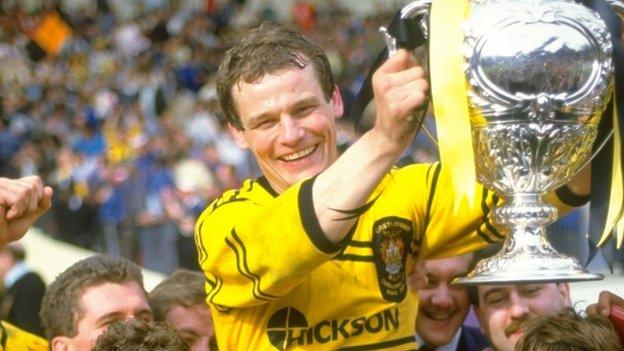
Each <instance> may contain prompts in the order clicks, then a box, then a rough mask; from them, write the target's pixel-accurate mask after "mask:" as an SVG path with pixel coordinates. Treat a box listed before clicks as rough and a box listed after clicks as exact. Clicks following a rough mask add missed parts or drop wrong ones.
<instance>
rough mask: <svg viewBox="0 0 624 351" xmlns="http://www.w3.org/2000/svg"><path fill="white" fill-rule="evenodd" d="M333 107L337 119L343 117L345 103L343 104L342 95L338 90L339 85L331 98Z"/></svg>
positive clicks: (335, 87)
mask: <svg viewBox="0 0 624 351" xmlns="http://www.w3.org/2000/svg"><path fill="white" fill-rule="evenodd" d="M331 105H332V112H333V113H334V116H336V119H338V118H340V117H342V114H343V113H344V103H343V102H342V95H340V89H338V86H337V85H336V86H334V92H333V93H332V97H331Z"/></svg>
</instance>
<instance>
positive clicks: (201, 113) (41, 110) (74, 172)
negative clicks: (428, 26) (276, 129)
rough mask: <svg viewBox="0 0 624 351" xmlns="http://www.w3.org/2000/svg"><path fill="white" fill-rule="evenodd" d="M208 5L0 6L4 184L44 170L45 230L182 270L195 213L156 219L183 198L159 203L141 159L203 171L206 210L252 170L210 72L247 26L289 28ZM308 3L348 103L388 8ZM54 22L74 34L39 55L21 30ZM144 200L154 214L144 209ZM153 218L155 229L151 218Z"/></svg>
mask: <svg viewBox="0 0 624 351" xmlns="http://www.w3.org/2000/svg"><path fill="white" fill-rule="evenodd" d="M43 3H46V4H48V5H49V4H50V3H52V4H58V6H47V5H46V6H43V5H42V4H43ZM156 3H157V5H154V4H156ZM207 3H210V4H211V5H206V6H199V5H198V4H199V2H196V1H184V2H177V1H170V0H163V1H158V2H147V3H143V2H119V1H110V0H101V1H97V2H93V3H91V2H83V1H79V2H75V1H65V0H62V1H59V2H42V1H30V2H20V1H7V2H2V6H0V36H1V38H2V43H0V96H1V97H2V98H1V99H0V110H1V111H2V119H1V120H0V176H3V175H4V176H8V175H12V176H14V177H19V176H26V175H30V174H39V175H40V176H41V177H42V178H43V179H44V180H45V181H46V183H49V184H51V185H52V186H53V187H54V188H55V190H56V194H57V196H55V201H54V205H53V206H54V211H53V213H54V216H51V217H50V220H49V221H47V222H46V223H45V226H44V228H43V229H44V232H46V233H48V234H50V235H53V236H54V237H55V238H58V239H61V240H64V241H68V242H70V243H72V244H75V245H79V246H83V247H86V248H89V249H92V250H96V251H100V252H106V253H108V254H113V255H121V256H123V257H127V258H130V259H132V260H134V261H135V262H137V263H143V264H145V265H146V266H148V267H149V268H151V269H154V270H158V271H160V272H162V273H165V274H169V273H171V272H172V271H173V270H174V269H175V268H177V266H178V265H179V264H183V265H185V266H187V267H188V266H190V265H189V264H188V262H179V261H178V260H177V259H176V256H177V255H178V253H177V252H175V248H176V241H179V240H180V239H181V238H182V239H181V240H182V241H183V243H182V245H177V246H178V247H179V248H180V249H179V250H180V251H181V253H180V258H181V260H182V261H184V260H186V258H187V257H188V255H187V254H185V252H186V251H187V248H186V247H187V245H186V241H188V240H187V239H185V238H184V237H183V235H184V234H185V233H180V232H179V231H177V230H176V227H177V228H181V227H185V228H186V227H188V224H187V223H185V222H187V218H188V217H189V215H193V216H196V215H197V213H192V212H191V211H189V213H188V214H185V215H183V216H179V217H171V216H169V214H167V212H166V211H165V212H161V210H162V209H165V206H164V205H165V202H167V201H174V202H180V203H184V202H187V200H188V198H189V197H188V191H186V190H185V191H183V192H178V191H177V190H179V189H176V188H175V187H169V186H167V187H168V188H169V189H168V190H165V192H169V193H171V194H173V196H159V192H160V191H161V190H163V189H162V188H163V187H164V186H163V187H161V186H158V185H157V184H154V183H155V182H152V184H151V185H150V186H149V189H146V187H147V183H143V182H142V180H143V178H141V177H140V176H141V175H140V174H137V173H140V171H139V172H137V171H136V169H139V170H143V169H146V168H147V167H148V166H150V165H151V164H150V163H142V162H143V161H145V159H143V156H145V155H149V157H150V158H152V159H153V157H155V156H158V157H159V159H161V160H165V161H166V162H165V163H164V164H163V167H162V168H164V169H163V170H162V172H163V173H165V172H171V171H172V169H173V168H175V166H176V162H172V160H182V159H189V160H192V159H194V160H199V161H201V162H204V164H205V165H206V166H209V168H210V172H211V173H212V177H213V178H214V179H216V181H215V186H214V188H213V189H212V190H211V191H209V192H196V193H195V194H194V195H195V196H198V197H199V200H200V201H199V202H201V203H202V205H201V207H205V204H206V203H209V202H210V201H212V200H214V199H215V197H216V196H218V194H220V193H221V192H223V191H224V190H226V189H227V188H228V187H230V186H233V185H236V186H238V185H239V184H240V183H241V180H242V179H244V178H247V177H255V176H258V175H259V173H258V170H257V167H256V166H255V164H254V163H253V161H252V160H251V157H250V154H249V153H248V152H243V151H241V150H240V149H238V148H237V147H236V145H235V143H234V141H233V140H232V138H231V136H230V135H229V134H228V133H227V128H225V123H224V119H223V114H222V112H221V111H220V110H219V107H218V104H217V103H216V99H215V98H216V94H215V93H214V92H215V85H214V81H215V77H216V68H217V67H218V64H219V62H220V61H221V58H222V56H223V53H224V52H225V50H226V49H227V48H228V47H229V46H230V45H231V44H232V43H235V42H237V41H238V40H239V39H240V36H241V33H243V32H244V29H245V28H246V27H247V26H255V25H257V24H258V23H260V22H261V21H263V20H272V21H283V22H287V23H288V22H290V20H291V19H290V18H284V19H279V18H277V17H276V14H277V12H276V11H274V9H272V8H271V4H269V3H265V4H264V5H263V8H264V11H259V12H258V13H255V12H254V11H253V6H251V5H250V2H243V1H226V2H217V1H210V2H207ZM308 5H309V4H308ZM310 8H311V7H310V6H307V9H304V12H306V13H307V14H308V15H306V16H307V18H308V19H306V20H305V21H307V22H309V23H313V24H315V30H314V31H312V32H310V35H312V36H314V40H315V41H317V42H318V43H319V44H320V45H321V46H323V47H326V48H336V49H335V50H334V51H335V53H334V54H333V55H332V56H333V57H334V58H335V59H334V60H333V61H334V62H336V64H337V65H338V64H339V63H340V62H343V64H341V65H342V66H344V68H343V69H341V70H340V71H341V73H340V81H339V82H338V84H339V85H340V88H341V90H343V91H345V92H347V91H348V95H353V94H354V93H355V92H356V91H357V90H358V88H359V85H358V83H353V82H359V81H361V80H362V77H363V76H364V73H365V71H366V70H367V69H368V67H369V65H370V63H371V61H372V59H373V58H372V57H371V55H370V54H369V53H370V52H375V51H377V50H376V49H377V48H381V46H382V45H383V43H382V41H381V40H380V37H379V34H378V32H377V29H376V28H378V27H379V25H381V24H382V23H385V22H387V20H388V19H389V18H390V16H391V15H392V11H378V12H376V13H374V14H371V15H369V16H368V17H367V18H366V19H359V18H358V17H356V16H349V15H348V12H347V11H346V10H345V8H344V7H341V6H339V4H335V3H331V4H329V5H326V6H320V5H319V7H318V9H313V10H314V11H310ZM300 12H301V11H300ZM51 14H52V15H55V14H58V16H55V18H57V19H59V20H61V21H62V22H65V24H66V25H67V27H69V28H70V30H71V32H72V34H73V35H71V36H68V37H67V38H65V39H64V40H65V41H64V43H62V45H61V46H60V47H61V49H60V50H59V51H58V52H56V53H54V54H47V53H46V52H45V50H43V49H42V47H41V46H40V44H38V43H37V42H36V41H35V40H33V38H32V37H31V36H30V35H29V34H30V33H32V32H33V30H34V29H36V28H37V26H38V25H39V23H40V21H41V20H42V19H43V18H44V17H46V16H49V15H51ZM310 14H311V15H312V16H309V15H310ZM310 21H312V22H310ZM364 21H366V25H364ZM347 44H349V45H347ZM351 44H353V45H351ZM368 50H370V51H368ZM44 57H45V59H43V58H44ZM344 62H349V65H344ZM159 135H165V138H164V147H162V146H158V147H157V146H156V145H155V144H158V143H154V142H151V141H152V139H155V138H157V137H158V136H159ZM184 138H188V142H182V140H183V139H184ZM159 143H160V142H159ZM161 144H162V143H161ZM208 145H210V146H211V147H212V148H214V155H212V156H213V157H212V159H211V160H210V161H206V160H205V159H203V156H202V150H203V149H204V148H205V147H207V146H208ZM163 151H164V152H163ZM140 158H141V159H142V160H141V161H139V159H140ZM208 163H210V164H208ZM135 168H136V169H135ZM111 169H112V170H113V171H111ZM120 174H127V175H128V176H127V177H117V176H115V175H120ZM146 178H147V177H146ZM161 185H162V184H161ZM161 194H162V192H161ZM147 202H149V204H150V211H152V212H150V211H145V209H146V203H147ZM154 213H156V216H157V218H156V220H155V221H149V220H147V218H146V215H147V216H149V215H151V214H154ZM161 213H164V214H166V216H161ZM161 229H162V230H161ZM183 230H187V228H186V229H183ZM154 233H156V234H155V235H152V237H150V236H149V235H150V234H154ZM139 237H140V238H141V240H139ZM163 243H167V245H162V244H163ZM159 248H170V249H168V250H169V251H163V250H167V249H159ZM165 253H166V255H164V254H165ZM159 256H160V257H167V258H168V259H166V260H160V261H158V260H157V259H156V258H158V257H159ZM193 261H196V259H193Z"/></svg>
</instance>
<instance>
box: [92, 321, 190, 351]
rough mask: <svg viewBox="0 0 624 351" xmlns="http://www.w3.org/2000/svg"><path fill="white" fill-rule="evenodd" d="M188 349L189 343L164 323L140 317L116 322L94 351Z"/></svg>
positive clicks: (175, 350)
mask: <svg viewBox="0 0 624 351" xmlns="http://www.w3.org/2000/svg"><path fill="white" fill-rule="evenodd" d="M154 350H156V351H188V350H189V345H188V344H187V343H186V342H185V341H184V340H183V339H182V338H181V337H180V336H179V335H178V333H176V332H175V331H174V330H172V329H170V328H169V327H167V326H166V325H165V324H163V323H153V322H146V321H143V320H140V319H131V320H129V321H123V322H122V321H119V322H115V323H113V324H111V325H110V327H108V329H107V330H106V331H105V332H104V333H102V335H100V336H99V337H98V338H97V341H96V343H95V346H94V347H93V349H92V351H154Z"/></svg>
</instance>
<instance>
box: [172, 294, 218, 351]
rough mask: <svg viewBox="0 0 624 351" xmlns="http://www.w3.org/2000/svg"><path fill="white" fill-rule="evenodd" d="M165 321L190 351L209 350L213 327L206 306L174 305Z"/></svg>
mask: <svg viewBox="0 0 624 351" xmlns="http://www.w3.org/2000/svg"><path fill="white" fill-rule="evenodd" d="M165 321H166V322H167V325H168V326H170V327H171V328H173V329H175V330H176V331H177V332H178V334H179V335H180V336H181V337H182V338H183V339H184V340H186V342H187V343H188V344H189V346H190V348H191V351H210V345H209V344H210V338H211V337H212V335H213V334H214V327H213V325H212V316H211V315H210V311H209V310H208V306H206V305H204V304H198V305H194V306H191V307H184V306H174V307H173V308H171V309H170V310H169V312H168V313H167V316H166V318H165Z"/></svg>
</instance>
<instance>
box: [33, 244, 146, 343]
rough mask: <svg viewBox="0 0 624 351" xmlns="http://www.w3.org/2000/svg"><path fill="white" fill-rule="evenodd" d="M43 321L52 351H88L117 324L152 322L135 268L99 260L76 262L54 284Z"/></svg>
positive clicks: (43, 308) (47, 296) (117, 259)
mask: <svg viewBox="0 0 624 351" xmlns="http://www.w3.org/2000/svg"><path fill="white" fill-rule="evenodd" d="M40 315H41V321H42V323H43V328H44V331H45V333H46V337H47V338H48V340H49V342H50V349H51V350H52V351H83V350H84V351H87V350H91V348H92V347H93V346H94V345H95V341H96V340H97V338H98V336H100V334H102V333H103V332H104V331H105V330H106V329H107V328H108V326H109V325H111V324H112V323H114V322H117V321H124V320H129V319H134V318H137V319H141V320H145V321H152V319H153V318H152V310H151V308H150V305H149V303H148V300H147V293H146V292H145V289H144V288H143V275H142V273H141V269H140V268H139V266H137V265H136V264H134V263H132V262H130V261H128V260H126V259H124V258H120V257H112V256H104V255H96V256H92V257H89V258H86V259H84V260H81V261H78V262H76V263H74V264H73V265H72V266H71V267H69V268H68V269H67V270H65V271H64V272H63V273H61V274H60V275H59V276H58V277H57V278H56V279H55V280H54V281H53V282H52V284H50V286H49V288H48V290H47V291H46V293H45V295H44V297H43V303H42V306H41V313H40Z"/></svg>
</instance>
